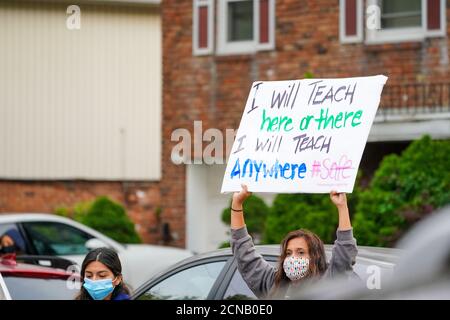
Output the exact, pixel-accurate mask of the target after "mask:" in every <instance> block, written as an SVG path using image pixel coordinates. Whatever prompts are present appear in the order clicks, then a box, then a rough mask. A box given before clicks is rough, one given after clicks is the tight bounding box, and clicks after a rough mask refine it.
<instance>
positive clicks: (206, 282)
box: [133, 256, 232, 300]
mask: <svg viewBox="0 0 450 320" xmlns="http://www.w3.org/2000/svg"><path fill="white" fill-rule="evenodd" d="M231 262H232V258H231V257H229V256H226V257H225V256H224V257H215V258H210V259H203V260H200V261H195V262H192V263H189V264H187V265H183V266H180V267H178V268H176V269H175V270H172V271H169V272H168V273H166V274H164V275H162V276H160V277H158V278H157V279H155V280H152V281H151V282H150V283H149V284H147V285H145V286H144V288H141V289H139V290H138V291H137V292H136V294H135V295H134V297H133V298H134V299H136V300H205V299H208V300H209V299H212V298H213V297H214V296H215V295H216V291H217V289H218V288H219V287H220V284H221V282H222V280H223V278H224V276H225V275H226V274H227V272H228V270H229V268H230V265H231Z"/></svg>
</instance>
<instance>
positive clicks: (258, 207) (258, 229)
mask: <svg viewBox="0 0 450 320" xmlns="http://www.w3.org/2000/svg"><path fill="white" fill-rule="evenodd" d="M243 209H244V216H245V224H246V225H247V230H248V233H249V234H250V235H251V236H252V237H253V239H254V240H255V242H256V243H257V242H258V239H260V238H261V237H262V234H263V232H264V229H265V223H266V218H267V215H268V213H269V207H268V206H267V204H266V203H265V202H264V200H263V199H261V198H260V197H258V196H256V195H251V196H250V197H248V199H247V200H245V202H244V205H243ZM222 221H223V222H224V223H225V224H226V225H230V221H231V202H230V206H229V207H227V208H225V209H223V211H222ZM223 247H225V244H224V243H222V244H221V248H223Z"/></svg>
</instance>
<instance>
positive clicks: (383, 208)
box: [354, 136, 450, 246]
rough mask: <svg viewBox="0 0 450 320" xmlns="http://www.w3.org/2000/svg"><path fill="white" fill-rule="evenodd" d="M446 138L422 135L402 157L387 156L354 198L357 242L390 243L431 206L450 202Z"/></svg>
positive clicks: (449, 171)
mask: <svg viewBox="0 0 450 320" xmlns="http://www.w3.org/2000/svg"><path fill="white" fill-rule="evenodd" d="M449 155H450V140H446V141H439V140H435V141H433V140H431V138H430V137H429V136H424V137H423V138H422V139H420V140H416V141H414V142H412V143H411V144H410V145H409V147H408V148H406V149H405V150H404V151H403V153H402V154H401V155H388V156H386V157H385V158H384V159H383V160H382V162H381V164H380V166H379V168H378V169H377V171H376V172H375V175H374V178H373V179H372V181H371V183H370V186H369V188H368V189H367V190H365V191H364V192H362V193H361V195H360V199H359V201H358V205H357V209H356V211H357V212H356V214H355V219H354V229H355V235H356V237H357V239H358V243H359V244H363V245H372V246H392V245H394V244H395V242H396V241H397V240H398V239H399V238H400V237H401V236H402V235H403V234H404V233H405V231H406V230H407V229H408V228H409V227H411V225H412V224H414V223H415V222H417V221H418V220H420V219H422V218H423V217H424V216H426V215H427V214H429V213H430V212H432V211H433V210H435V209H437V208H439V207H442V206H444V205H445V204H447V203H450V170H449V168H450V156H449Z"/></svg>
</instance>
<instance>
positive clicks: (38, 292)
mask: <svg viewBox="0 0 450 320" xmlns="http://www.w3.org/2000/svg"><path fill="white" fill-rule="evenodd" d="M3 279H4V281H5V284H6V287H7V288H8V290H9V293H10V295H11V298H12V299H13V300H73V299H74V297H75V296H76V294H77V293H78V291H79V290H77V289H70V288H69V286H68V285H67V280H64V279H40V278H29V277H15V276H14V277H11V276H5V275H4V276H3Z"/></svg>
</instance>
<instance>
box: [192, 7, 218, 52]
mask: <svg viewBox="0 0 450 320" xmlns="http://www.w3.org/2000/svg"><path fill="white" fill-rule="evenodd" d="M204 5H206V6H207V8H208V22H207V23H208V27H207V32H208V36H207V38H208V46H207V47H206V48H200V47H199V38H198V32H199V17H198V8H199V7H201V6H204ZM192 11H193V13H194V14H193V20H192V22H193V29H192V30H193V37H192V39H193V40H192V41H193V45H192V51H193V52H192V53H193V54H194V55H196V56H200V55H207V54H211V53H213V51H214V47H213V45H214V43H213V42H214V39H213V35H214V15H215V14H214V0H194V1H193V4H192Z"/></svg>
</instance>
